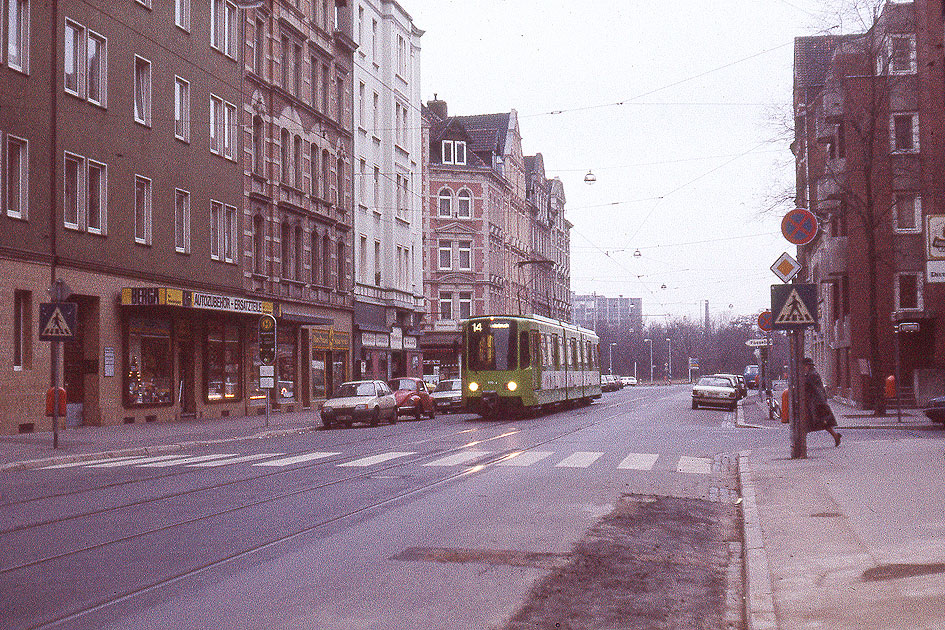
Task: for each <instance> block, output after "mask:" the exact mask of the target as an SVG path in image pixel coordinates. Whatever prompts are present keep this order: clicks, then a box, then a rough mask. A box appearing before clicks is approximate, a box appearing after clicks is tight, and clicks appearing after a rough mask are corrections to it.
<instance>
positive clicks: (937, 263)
mask: <svg viewBox="0 0 945 630" xmlns="http://www.w3.org/2000/svg"><path fill="white" fill-rule="evenodd" d="M925 221H926V229H925V234H926V239H927V240H926V258H927V260H926V261H925V281H926V282H945V214H930V215H929V216H927V217H926V218H925Z"/></svg>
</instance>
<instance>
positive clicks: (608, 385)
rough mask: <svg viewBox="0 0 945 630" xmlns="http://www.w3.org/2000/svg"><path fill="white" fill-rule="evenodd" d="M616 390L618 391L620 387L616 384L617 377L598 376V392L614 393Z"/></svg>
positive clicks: (610, 375)
mask: <svg viewBox="0 0 945 630" xmlns="http://www.w3.org/2000/svg"><path fill="white" fill-rule="evenodd" d="M618 389H620V386H619V385H618V384H617V377H615V376H614V375H613V374H601V375H600V391H602V392H615V391H617V390H618Z"/></svg>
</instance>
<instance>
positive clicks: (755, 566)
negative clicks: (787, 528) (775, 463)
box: [738, 451, 778, 630]
mask: <svg viewBox="0 0 945 630" xmlns="http://www.w3.org/2000/svg"><path fill="white" fill-rule="evenodd" d="M738 464H739V466H738V469H739V478H740V481H741V488H742V499H743V501H742V521H743V531H744V537H745V548H744V554H745V555H744V557H745V617H746V619H747V621H748V630H777V629H778V620H777V617H776V616H775V614H774V596H773V592H772V589H771V572H770V571H769V569H768V553H767V552H766V551H765V545H764V539H763V538H762V532H761V519H760V518H759V516H758V504H757V503H756V501H755V487H754V485H753V484H752V480H751V451H741V452H740V453H739V454H738Z"/></svg>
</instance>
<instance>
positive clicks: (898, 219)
mask: <svg viewBox="0 0 945 630" xmlns="http://www.w3.org/2000/svg"><path fill="white" fill-rule="evenodd" d="M893 203H894V204H895V207H894V208H893V229H894V230H895V231H896V232H897V233H900V234H918V233H919V232H921V231H922V199H921V197H919V195H918V194H916V193H896V195H895V198H894V200H893Z"/></svg>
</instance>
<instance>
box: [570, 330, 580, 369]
mask: <svg viewBox="0 0 945 630" xmlns="http://www.w3.org/2000/svg"><path fill="white" fill-rule="evenodd" d="M568 341H569V346H570V352H571V367H572V368H573V369H575V370H576V369H577V368H578V350H577V339H575V338H573V337H572V338H571V339H569V340H568Z"/></svg>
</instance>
